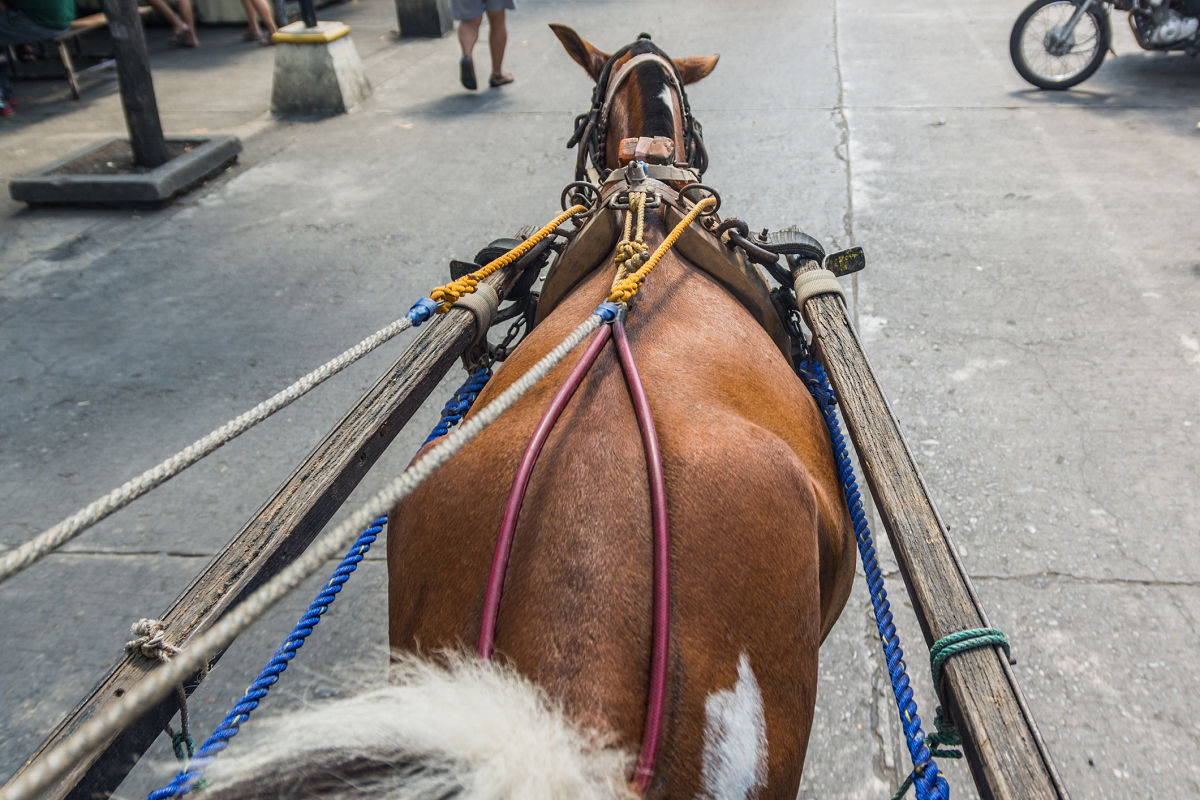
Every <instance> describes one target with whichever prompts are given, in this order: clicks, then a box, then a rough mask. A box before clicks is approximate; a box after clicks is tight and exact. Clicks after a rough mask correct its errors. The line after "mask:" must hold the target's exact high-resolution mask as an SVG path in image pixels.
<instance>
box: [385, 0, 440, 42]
mask: <svg viewBox="0 0 1200 800" xmlns="http://www.w3.org/2000/svg"><path fill="white" fill-rule="evenodd" d="M396 21H397V23H398V24H399V26H400V36H401V37H402V38H405V39H413V38H422V37H423V38H427V39H437V38H438V37H441V36H445V35H446V34H447V33H449V32H450V31H451V30H453V28H454V19H453V18H452V17H451V16H450V0H396Z"/></svg>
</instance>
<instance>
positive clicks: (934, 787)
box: [797, 357, 950, 800]
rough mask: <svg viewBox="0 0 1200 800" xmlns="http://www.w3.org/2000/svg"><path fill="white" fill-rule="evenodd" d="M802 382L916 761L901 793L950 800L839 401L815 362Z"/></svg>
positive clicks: (807, 365) (804, 368)
mask: <svg viewBox="0 0 1200 800" xmlns="http://www.w3.org/2000/svg"><path fill="white" fill-rule="evenodd" d="M797 372H798V373H799V374H800V378H801V380H803V381H804V384H805V386H807V387H808V390H809V392H811V393H812V396H813V399H814V400H816V401H817V407H818V408H819V409H820V410H821V415H822V416H824V417H825V425H826V427H828V428H829V437H830V439H831V440H832V441H833V451H834V455H835V456H836V457H837V463H838V472H839V473H840V474H841V478H842V491H843V492H844V493H845V495H846V505H847V506H849V508H850V519H851V521H852V522H853V524H854V538H855V540H856V541H857V542H858V552H859V554H860V555H861V556H862V562H863V572H865V573H866V576H867V589H868V591H869V592H870V593H871V605H872V606H873V607H874V609H875V624H876V625H877V626H878V628H879V641H880V642H881V643H882V644H883V654H884V658H885V659H886V660H887V667H888V675H889V676H890V677H891V680H892V691H893V692H895V694H896V708H897V710H898V711H899V713H900V725H901V727H903V728H904V738H905V740H906V741H907V743H908V752H909V754H910V756H911V757H912V762H913V772H912V775H911V776H909V779H908V780H906V781H905V782H904V785H903V787H902V789H901V793H898V794H897V797H900V796H902V792H903V791H906V790H907V788H908V785H909V784H910V782H911V783H912V784H913V785H915V786H916V791H917V800H949V797H950V787H949V785H948V784H947V783H946V779H945V778H943V777H942V776H941V775H939V774H938V767H937V762H935V761H934V760H933V758H932V756H930V754H929V750H928V749H927V748H926V747H925V735H924V733H923V732H922V731H921V718H920V716H918V715H917V703H916V701H915V700H913V692H912V687H911V686H910V685H909V680H908V675H907V673H906V672H905V665H904V651H903V650H901V649H900V637H899V636H898V635H897V633H896V626H895V625H894V624H893V622H892V612H891V604H890V603H889V602H888V599H887V590H886V589H885V588H884V587H883V573H882V572H880V570H879V561H878V560H877V559H876V557H875V543H874V541H873V540H872V537H871V529H870V528H869V527H868V526H867V517H866V514H865V513H864V512H863V504H862V497H861V496H860V495H859V493H858V482H857V481H856V480H855V479H854V467H853V466H851V464H850V454H849V453H848V452H847V450H846V440H845V439H844V438H843V437H842V429H841V425H840V424H839V423H838V416H837V410H836V408H835V405H836V404H837V397H836V396H835V395H834V392H833V387H831V386H830V385H829V380H828V378H826V377H825V369H824V368H823V367H822V366H821V364H820V363H819V362H818V361H817V360H816V359H815V358H811V357H810V358H807V359H805V360H804V361H803V362H801V363H800V366H799V367H798V368H797Z"/></svg>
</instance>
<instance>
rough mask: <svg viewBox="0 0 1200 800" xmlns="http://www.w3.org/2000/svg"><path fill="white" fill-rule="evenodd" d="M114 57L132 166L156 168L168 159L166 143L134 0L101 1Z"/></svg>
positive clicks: (147, 54) (144, 35)
mask: <svg viewBox="0 0 1200 800" xmlns="http://www.w3.org/2000/svg"><path fill="white" fill-rule="evenodd" d="M103 3H104V13H105V15H106V16H107V17H108V30H109V33H111V34H112V39H113V47H114V49H115V51H116V58H117V80H118V81H119V82H120V84H121V105H122V106H123V107H124V109H125V124H126V125H127V126H128V127H129V143H130V145H131V146H132V147H133V160H134V163H136V164H140V165H142V166H144V167H160V166H162V165H163V164H165V163H167V162H168V161H170V160H171V156H170V155H169V154H168V153H167V140H166V139H164V138H163V131H162V121H161V120H160V119H159V117H158V102H157V100H155V98H154V82H153V81H152V80H151V77H150V53H149V51H147V50H146V34H145V32H144V31H143V30H142V17H141V15H140V14H138V7H137V0H103Z"/></svg>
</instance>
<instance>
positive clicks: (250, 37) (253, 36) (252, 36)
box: [242, 31, 262, 42]
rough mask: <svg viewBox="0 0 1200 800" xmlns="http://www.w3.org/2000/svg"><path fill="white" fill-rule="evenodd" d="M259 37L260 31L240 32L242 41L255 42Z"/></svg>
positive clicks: (260, 35)
mask: <svg viewBox="0 0 1200 800" xmlns="http://www.w3.org/2000/svg"><path fill="white" fill-rule="evenodd" d="M261 38H262V34H261V33H251V32H250V31H245V32H243V33H242V41H244V42H257V41H258V40H259V39H261Z"/></svg>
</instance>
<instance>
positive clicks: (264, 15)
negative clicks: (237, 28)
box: [242, 0, 279, 44]
mask: <svg viewBox="0 0 1200 800" xmlns="http://www.w3.org/2000/svg"><path fill="white" fill-rule="evenodd" d="M242 2H243V3H245V2H247V0H242ZM249 2H250V3H251V4H253V6H254V10H255V12H256V13H257V15H258V18H259V20H260V21H261V23H262V25H263V27H265V28H266V29H267V32H266V33H264V34H263V37H262V38H261V39H259V40H258V43H259V44H274V42H273V41H272V40H271V34H272V33H274V32H275V31H277V30H279V28H278V27H276V25H275V15H274V14H273V13H272V11H271V6H269V5H268V4H267V0H249Z"/></svg>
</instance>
